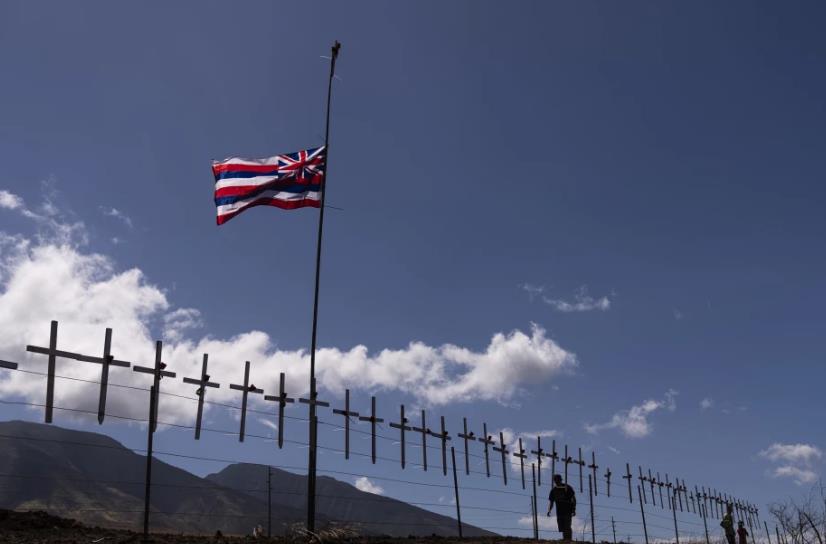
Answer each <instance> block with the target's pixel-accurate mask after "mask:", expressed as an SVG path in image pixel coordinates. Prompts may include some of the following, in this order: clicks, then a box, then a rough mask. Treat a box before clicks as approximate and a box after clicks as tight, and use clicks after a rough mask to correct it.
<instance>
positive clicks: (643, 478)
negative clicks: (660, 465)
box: [637, 465, 654, 504]
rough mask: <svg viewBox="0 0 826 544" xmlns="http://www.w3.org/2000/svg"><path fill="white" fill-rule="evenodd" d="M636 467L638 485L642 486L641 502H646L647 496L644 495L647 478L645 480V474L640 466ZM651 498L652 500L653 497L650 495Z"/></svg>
mask: <svg viewBox="0 0 826 544" xmlns="http://www.w3.org/2000/svg"><path fill="white" fill-rule="evenodd" d="M637 467H639V469H640V475H639V480H640V487H641V488H642V502H643V504H648V497H647V496H646V495H645V482H646V481H647V480H646V478H645V476H644V475H643V473H642V466H640V465H637ZM651 500H654V497H651Z"/></svg>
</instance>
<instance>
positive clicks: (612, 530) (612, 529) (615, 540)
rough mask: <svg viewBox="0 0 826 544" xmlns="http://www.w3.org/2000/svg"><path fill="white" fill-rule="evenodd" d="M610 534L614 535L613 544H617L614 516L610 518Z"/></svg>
mask: <svg viewBox="0 0 826 544" xmlns="http://www.w3.org/2000/svg"><path fill="white" fill-rule="evenodd" d="M611 532H613V533H614V544H617V524H616V523H615V522H614V516H611Z"/></svg>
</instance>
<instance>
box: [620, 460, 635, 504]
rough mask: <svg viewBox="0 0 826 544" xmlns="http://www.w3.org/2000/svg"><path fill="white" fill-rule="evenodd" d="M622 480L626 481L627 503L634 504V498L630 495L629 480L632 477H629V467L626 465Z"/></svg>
mask: <svg viewBox="0 0 826 544" xmlns="http://www.w3.org/2000/svg"><path fill="white" fill-rule="evenodd" d="M622 478H623V480H628V502H630V503H631V504H634V498H633V496H632V495H631V478H633V476H632V475H631V465H630V464H628V463H625V476H623V477H622Z"/></svg>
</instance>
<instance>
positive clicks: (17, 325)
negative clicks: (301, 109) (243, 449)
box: [0, 192, 578, 422]
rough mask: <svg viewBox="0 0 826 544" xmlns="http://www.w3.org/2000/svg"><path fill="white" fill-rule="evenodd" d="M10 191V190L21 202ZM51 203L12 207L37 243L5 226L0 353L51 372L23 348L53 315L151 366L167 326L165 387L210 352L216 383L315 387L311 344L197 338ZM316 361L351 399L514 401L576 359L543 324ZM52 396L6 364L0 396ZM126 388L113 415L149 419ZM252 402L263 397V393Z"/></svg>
mask: <svg viewBox="0 0 826 544" xmlns="http://www.w3.org/2000/svg"><path fill="white" fill-rule="evenodd" d="M5 193H7V192H5ZM5 193H4V194H5ZM8 194H11V193H8ZM13 196H14V195H12V197H13ZM12 197H7V196H4V197H2V198H3V199H4V201H8V202H17V201H16V200H15V199H14V198H12ZM47 204H48V205H44V206H42V207H41V210H47V211H48V213H46V212H42V213H41V212H33V211H31V210H30V209H28V208H26V207H25V204H24V203H22V200H20V204H19V206H16V208H15V211H14V212H13V213H22V214H23V215H25V216H27V217H30V218H31V219H32V220H34V221H35V222H36V225H37V226H38V227H43V229H42V230H41V231H40V234H39V235H38V236H37V237H35V238H34V239H31V238H27V237H25V236H22V235H19V234H16V235H10V234H7V233H3V232H0V358H4V359H8V360H11V361H19V362H23V363H24V364H25V368H27V369H29V368H32V369H37V370H45V367H46V364H45V363H46V357H44V356H42V355H33V354H27V353H26V352H25V346H26V344H37V345H48V331H49V321H50V320H52V319H56V320H58V321H59V322H60V326H59V334H58V347H59V348H60V349H65V350H70V351H77V352H81V353H87V354H98V353H101V352H102V348H103V346H102V344H103V335H104V328H105V327H111V328H112V329H113V331H114V332H113V339H112V352H113V354H114V355H115V357H116V358H118V359H122V360H127V361H131V362H133V363H135V364H141V365H144V366H151V364H152V361H153V357H154V340H155V338H153V336H152V334H151V329H152V327H153V326H155V325H160V326H161V327H162V328H163V334H164V338H163V340H164V355H163V357H164V361H165V362H166V363H167V364H168V365H169V367H170V369H172V370H174V371H176V372H178V379H175V380H168V381H164V383H163V389H164V390H165V391H167V392H172V393H176V394H180V395H186V396H190V397H191V396H193V394H194V387H192V386H189V385H184V384H182V383H181V381H180V377H183V376H189V377H196V376H199V375H200V365H201V358H202V354H204V353H208V354H209V364H210V374H211V375H212V376H213V377H214V379H216V380H218V381H221V382H223V383H228V382H230V381H231V382H233V383H238V382H239V380H240V379H241V376H242V375H243V362H244V361H247V360H248V361H251V363H252V369H251V382H252V383H255V384H256V386H257V387H259V388H263V389H264V390H265V391H266V392H267V393H274V392H275V391H276V390H277V389H278V375H279V372H285V373H286V375H287V387H288V391H289V392H290V394H291V395H292V396H295V395H302V394H306V393H307V389H308V387H307V383H308V381H309V354H308V353H307V352H306V351H305V350H303V349H299V350H283V349H278V348H277V347H275V346H276V344H275V342H274V340H273V339H272V338H271V337H270V336H269V335H268V334H266V333H264V332H261V331H255V330H253V331H249V332H245V333H243V334H239V335H236V336H233V337H230V338H215V337H212V336H209V335H206V336H196V335H195V332H196V331H197V330H198V329H199V328H201V327H203V316H201V314H200V312H199V311H198V310H197V309H193V308H175V307H173V305H172V303H171V302H170V301H169V300H168V298H167V296H166V294H165V292H164V290H163V289H161V288H160V287H158V286H156V285H154V284H152V283H151V282H150V281H149V280H148V279H147V278H146V277H145V275H144V274H143V272H142V271H141V270H140V269H138V268H132V269H128V270H118V269H116V267H115V265H114V263H113V261H112V260H111V259H110V258H109V257H107V256H106V255H103V254H100V253H94V252H89V251H86V250H84V244H85V243H86V239H87V237H86V235H85V226H84V225H83V224H82V223H71V225H69V226H68V227H67V225H66V224H64V223H63V222H61V221H60V216H59V212H58V211H57V210H56V208H55V207H54V206H53V205H51V204H49V203H47ZM6 207H8V206H6ZM316 364H317V371H316V375H317V379H318V383H319V387H320V388H321V389H323V390H326V392H327V393H328V394H334V395H343V392H344V389H345V388H347V387H349V388H350V389H352V390H362V391H369V392H380V391H396V392H401V393H404V394H408V395H411V396H414V397H416V398H417V400H418V402H421V403H422V404H428V405H445V404H448V403H453V402H470V401H479V400H482V401H493V402H498V403H503V404H507V403H509V402H512V401H513V399H514V397H515V396H516V395H518V394H519V393H520V392H521V391H522V390H523V389H524V388H525V387H526V386H528V385H534V384H537V383H542V382H545V381H548V380H551V379H553V378H555V377H557V376H559V375H560V374H563V373H567V372H570V371H572V370H573V369H575V368H576V367H577V364H578V363H577V359H576V356H575V355H574V354H573V353H570V352H568V351H566V350H565V349H564V348H562V347H560V346H559V345H558V344H557V343H556V342H555V341H554V340H553V339H551V338H550V337H548V335H547V333H546V331H545V330H544V329H543V328H542V327H540V326H538V325H532V326H531V327H530V329H529V330H528V331H521V330H513V331H510V332H500V333H496V334H494V335H493V336H492V338H491V340H490V342H489V343H488V345H487V346H486V347H484V348H483V349H481V350H476V349H471V348H468V347H463V346H458V345H453V344H446V345H441V346H431V345H428V344H426V343H424V342H418V341H413V342H410V343H409V344H408V345H407V346H404V347H401V348H398V349H382V350H380V351H377V352H371V351H370V350H369V349H368V348H367V347H366V346H364V345H355V346H353V347H350V348H338V347H326V348H321V349H320V350H319V351H318V353H317V356H316ZM57 366H58V374H67V375H71V376H72V377H76V378H81V379H87V380H97V379H99V376H100V367H99V366H98V365H94V364H89V363H78V362H75V361H66V360H58V365H57ZM110 380H111V382H113V383H120V384H125V385H135V386H139V387H147V386H148V384H149V379H148V376H146V375H140V374H136V373H134V372H132V371H130V370H124V369H120V368H114V369H112V371H111V373H110ZM121 391H122V390H121ZM44 392H45V380H44V379H43V378H42V377H41V376H33V375H31V374H25V373H20V372H0V395H2V396H3V397H5V398H8V397H9V396H13V397H17V398H23V399H25V400H27V401H30V402H42V400H43V397H44ZM119 393H120V392H119ZM127 393H129V392H124V393H123V394H111V395H110V396H109V403H108V410H107V411H109V412H110V413H115V414H119V415H125V416H132V417H145V413H144V412H145V410H144V406H145V402H146V401H145V399H144V398H142V397H141V396H140V395H143V396H145V395H144V394H143V392H131V393H130V394H127ZM136 395H138V396H137V397H136ZM237 397H238V395H237V393H236V392H233V391H229V390H228V388H226V387H221V388H220V389H211V390H210V391H209V399H211V400H215V401H221V402H232V403H237V402H238V398H237ZM96 398H97V396H96V386H95V385H90V384H84V383H82V382H74V381H66V380H58V383H57V390H56V404H57V405H58V406H66V407H73V408H83V409H91V410H96V407H97V403H96ZM252 402H254V403H260V402H263V401H261V400H260V397H259V396H257V395H255V396H253V398H252ZM193 406H194V403H193V402H192V401H191V400H187V399H180V398H176V397H168V396H163V397H162V398H161V419H163V420H166V421H170V422H180V421H186V420H189V419H191V417H190V416H191V414H193V413H194V408H193ZM267 406H269V408H270V409H271V408H272V406H273V405H272V404H268V405H267ZM184 414H186V415H184Z"/></svg>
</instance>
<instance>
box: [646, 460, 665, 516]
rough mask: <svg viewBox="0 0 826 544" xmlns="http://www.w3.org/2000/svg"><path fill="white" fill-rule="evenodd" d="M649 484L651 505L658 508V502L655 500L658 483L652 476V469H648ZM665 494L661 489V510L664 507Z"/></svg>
mask: <svg viewBox="0 0 826 544" xmlns="http://www.w3.org/2000/svg"><path fill="white" fill-rule="evenodd" d="M648 483H649V484H651V504H653V505H654V506H657V501H656V499H654V486H655V485H657V481H656V480H655V479H654V476H653V475H652V474H651V469H650V468H649V469H648ZM662 500H663V493H662V488H660V508H662V507H663V502H662Z"/></svg>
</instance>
